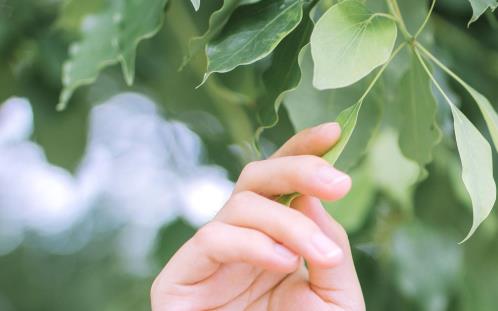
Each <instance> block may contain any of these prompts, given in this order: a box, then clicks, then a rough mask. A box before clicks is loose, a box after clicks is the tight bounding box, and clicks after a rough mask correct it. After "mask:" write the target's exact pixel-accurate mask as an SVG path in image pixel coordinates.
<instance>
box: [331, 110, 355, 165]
mask: <svg viewBox="0 0 498 311" xmlns="http://www.w3.org/2000/svg"><path fill="white" fill-rule="evenodd" d="M362 104H363V101H359V102H357V103H356V104H354V105H352V106H351V107H349V108H347V109H346V110H344V111H342V112H341V113H340V114H339V116H338V117H337V120H336V122H337V123H339V124H340V125H341V129H342V132H341V138H340V139H339V141H338V142H337V143H336V144H335V145H334V148H332V149H331V150H330V151H329V152H327V153H326V154H325V155H324V156H323V158H324V159H325V160H327V161H328V162H329V163H330V164H331V165H333V164H334V163H335V162H336V161H337V159H339V156H340V155H341V154H342V151H343V150H344V148H345V147H346V145H347V143H348V141H349V139H350V138H351V135H353V131H354V129H355V127H356V121H357V120H358V113H359V112H360V108H361V105H362Z"/></svg>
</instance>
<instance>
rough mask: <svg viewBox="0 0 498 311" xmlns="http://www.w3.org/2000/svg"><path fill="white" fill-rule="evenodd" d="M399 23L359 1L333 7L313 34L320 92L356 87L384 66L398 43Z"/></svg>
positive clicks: (315, 84)
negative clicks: (370, 9) (349, 86)
mask: <svg viewBox="0 0 498 311" xmlns="http://www.w3.org/2000/svg"><path fill="white" fill-rule="evenodd" d="M396 34H397V30H396V23H395V22H394V21H393V20H392V19H390V18H388V17H386V16H385V15H379V14H372V13H371V12H370V11H369V10H368V9H367V7H366V6H365V5H364V4H362V3H361V2H358V1H356V0H346V1H343V2H340V3H339V4H336V5H334V6H333V7H331V8H330V9H329V10H328V11H327V12H326V13H325V14H324V15H323V16H322V17H321V18H320V20H319V21H318V22H317V24H316V26H315V29H314V30H313V34H312V35H311V53H312V55H313V61H314V63H315V73H314V79H313V84H314V86H315V87H316V88H318V89H320V90H324V89H332V88H340V87H345V86H348V85H351V84H353V83H354V82H356V81H358V80H360V79H361V78H363V77H365V76H366V75H368V74H369V73H370V72H371V71H372V70H374V69H375V68H376V67H377V66H380V65H382V64H384V63H385V62H386V61H387V60H388V59H389V56H390V55H391V52H392V50H393V48H394V43H395V42H396Z"/></svg>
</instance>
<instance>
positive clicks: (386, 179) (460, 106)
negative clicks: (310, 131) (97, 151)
mask: <svg viewBox="0 0 498 311" xmlns="http://www.w3.org/2000/svg"><path fill="white" fill-rule="evenodd" d="M497 7H498V2H497V1H496V0H468V1H466V0H465V1H464V0H438V1H413V0H364V1H361V0H342V1H333V0H321V1H317V0H224V1H221V0H220V1H199V0H192V1H167V0H150V1H137V0H119V1H111V0H108V1H97V0H89V1H77V0H68V1H48V0H43V1H30V0H16V1H14V0H6V1H1V0H0V56H1V58H0V66H1V68H4V69H3V70H2V72H0V100H1V101H3V100H4V99H6V98H7V97H9V96H11V95H21V96H26V97H30V99H31V101H32V102H33V103H34V105H35V107H36V108H35V115H36V116H35V118H36V127H37V128H36V131H35V139H36V140H37V141H38V142H39V143H40V144H41V145H42V146H43V147H44V148H45V149H46V151H47V154H48V157H49V160H50V161H52V162H58V164H60V165H63V166H66V167H69V168H74V163H76V162H77V161H78V159H79V153H80V151H81V149H82V145H84V139H78V137H82V136H83V134H82V133H84V131H85V125H84V123H85V122H84V121H85V118H86V115H87V112H88V103H94V102H99V101H101V100H104V99H106V98H108V97H109V96H111V95H112V94H114V93H117V92H119V91H122V90H129V89H134V90H138V91H141V92H144V93H147V94H149V95H150V96H151V97H154V98H156V99H157V100H158V101H159V102H161V103H163V108H164V111H165V112H166V114H167V115H168V116H169V117H171V118H175V119H179V120H181V121H183V122H185V123H187V124H189V126H191V128H192V129H193V130H194V131H196V132H197V133H199V135H200V136H201V137H202V138H203V140H204V141H205V143H206V145H207V148H208V155H207V156H208V158H209V160H210V161H212V162H215V163H218V164H221V165H223V166H225V167H226V168H227V169H228V170H229V171H230V172H231V174H232V177H233V178H236V176H237V174H238V172H239V171H240V169H241V167H242V166H243V165H244V164H245V163H247V162H248V161H250V160H254V159H258V158H261V157H264V156H267V155H268V154H270V153H271V152H272V151H274V150H275V148H276V146H278V145H279V144H280V143H282V142H283V141H284V140H285V139H286V138H288V137H289V136H290V135H291V134H292V133H293V132H295V131H297V130H301V129H304V128H306V127H310V126H313V125H317V124H319V123H322V122H327V121H337V122H339V123H340V124H341V125H342V130H343V132H342V137H341V140H340V142H339V143H338V144H337V145H336V146H335V147H334V148H332V149H331V150H330V151H329V152H327V153H326V154H325V155H323V156H324V158H325V159H326V160H328V161H329V162H330V163H331V164H334V165H336V166H338V167H339V168H341V169H344V170H347V171H348V172H349V173H351V175H352V176H353V180H354V186H353V190H352V192H351V194H350V195H349V196H348V197H346V199H345V200H344V201H341V202H337V203H327V209H328V210H329V211H330V213H331V214H332V215H334V216H335V217H336V218H337V219H338V220H339V221H340V222H341V223H343V225H344V226H345V227H346V229H347V230H348V231H349V232H350V233H351V235H352V241H353V244H354V246H355V253H356V254H355V256H357V258H359V259H358V265H359V266H360V268H359V274H360V278H362V283H363V285H364V288H365V294H366V297H367V305H369V306H371V308H370V309H372V310H391V309H392V310H401V309H403V310H447V309H451V310H471V309H472V310H494V308H495V305H494V303H493V298H495V297H494V296H492V295H489V294H486V293H485V291H486V289H485V288H484V286H483V285H481V284H480V280H483V279H487V281H486V284H490V285H489V286H490V287H491V288H493V287H492V286H493V285H492V284H495V285H494V286H496V279H497V278H494V279H493V278H492V277H490V276H486V273H488V272H487V271H489V274H490V275H493V276H498V269H497V268H496V267H495V265H494V264H493V261H492V260H489V262H488V260H483V261H482V262H483V266H482V267H481V266H479V267H478V268H476V269H474V267H477V266H478V263H479V262H481V261H480V259H481V258H480V257H484V256H485V255H484V254H485V253H486V252H488V251H489V253H490V254H492V256H494V257H493V258H498V257H497V256H498V254H497V252H496V247H495V248H494V249H491V247H492V245H493V244H492V243H493V242H494V243H495V244H494V245H496V241H497V240H496V237H495V236H496V233H497V229H498V227H497V223H496V216H495V214H493V212H492V208H493V206H494V205H495V201H496V183H495V179H494V177H493V173H494V171H495V170H494V167H493V157H495V159H496V156H495V155H496V154H497V151H498V114H497V113H496V110H495V107H496V102H497V101H498V90H497V89H496V83H498V39H497V38H498V37H497V36H496V28H494V27H496V26H495V25H496V15H495V13H493V12H494V10H495V9H496V8H497ZM116 65H120V67H121V72H119V70H117V68H116V67H117V66H116ZM57 103H58V105H57ZM56 106H57V108H59V109H62V110H64V109H65V110H64V111H62V112H59V113H55V112H54V110H55V107H56ZM213 120H214V121H213ZM213 124H215V125H213ZM62 144H64V147H63V148H61V145H62ZM60 149H65V150H64V152H62V151H60ZM282 195H289V194H282ZM296 195H298V194H292V196H291V197H289V196H284V197H283V198H282V199H283V201H285V202H288V201H289V200H290V199H292V197H295V196H296ZM467 207H468V208H469V209H467ZM471 217H472V219H471ZM488 217H489V218H488ZM486 219H488V220H486ZM470 223H472V225H471V226H470ZM469 226H470V227H471V229H470V232H468V234H467V235H466V237H465V239H463V240H465V241H468V242H467V243H465V244H462V246H456V245H453V244H452V243H455V242H458V241H459V240H462V238H463V237H464V236H465V232H466V230H468V229H466V228H468V227H469ZM479 226H481V228H480V227H479ZM473 234H475V236H472V235H473ZM490 249H491V250H490ZM428 253H430V256H429V255H428ZM448 254H450V255H448ZM15 256H19V257H23V256H26V255H25V254H24V253H23V252H19V253H18V254H16V255H15ZM431 256H432V257H431ZM441 256H442V257H441ZM417 257H420V261H417ZM431 258H445V260H443V259H441V260H434V261H433V260H431ZM7 261H8V262H9V263H11V262H14V261H15V258H14V259H12V258H9V259H7V260H6V262H7ZM443 261H444V262H443ZM471 263H472V265H473V266H471ZM476 263H477V264H476ZM28 266H29V265H28ZM391 266H392V267H395V268H394V270H393V271H391V270H390V269H389V267H391ZM425 267H428V269H427V271H425V272H426V273H421V274H417V271H421V270H424V268H425ZM28 268H29V267H28ZM28 268H26V269H28ZM384 274H385V275H387V277H385V278H384V277H383V275H384ZM109 279H112V276H109ZM436 279H437V280H436ZM463 279H465V280H466V282H470V284H471V285H469V287H467V286H466V285H465V284H466V283H464V282H462V281H461V280H463ZM109 282H111V281H109ZM458 282H461V283H458ZM454 283H458V284H459V285H454ZM373 287H375V288H373ZM393 288H394V290H395V291H396V293H398V294H399V295H398V297H392V296H390V295H389V294H386V293H390V291H391V290H393ZM429 288H430V290H428V289H429ZM1 290H2V289H1V288H0V302H1V297H2V292H1ZM140 299H142V298H140ZM25 306H26V307H24V309H26V310H27V309H29V306H27V305H25ZM469 306H472V308H470V307H469ZM0 307H1V304H0ZM88 308H90V309H92V308H94V309H95V308H98V307H96V306H89V307H88ZM21 309H22V308H21ZM48 309H51V310H54V309H55V307H52V308H50V307H49V308H48ZM109 309H112V308H109Z"/></svg>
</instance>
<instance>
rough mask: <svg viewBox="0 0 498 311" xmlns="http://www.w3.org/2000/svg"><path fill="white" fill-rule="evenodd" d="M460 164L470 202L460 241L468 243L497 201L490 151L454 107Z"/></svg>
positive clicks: (486, 144) (479, 134)
mask: <svg viewBox="0 0 498 311" xmlns="http://www.w3.org/2000/svg"><path fill="white" fill-rule="evenodd" d="M451 112H452V113H453V119H454V120H453V121H454V127H455V137H456V141H457V147H458V152H459V153H460V160H461V161H462V179H463V183H464V184H465V187H466V188H467V191H468V192H469V195H470V198H471V200H472V207H473V210H472V213H473V220H472V227H471V229H470V231H469V233H468V234H467V236H466V237H465V239H463V241H462V243H463V242H465V241H467V240H468V239H469V238H470V237H471V236H472V235H473V234H474V232H475V231H476V230H477V228H478V227H479V225H480V224H481V223H482V222H483V221H484V220H485V219H486V217H488V215H489V213H490V212H491V210H492V209H493V206H494V204H495V200H496V184H495V181H494V179H493V160H492V155H491V147H490V146H489V143H488V141H487V140H486V139H485V138H484V137H483V136H482V134H481V133H480V132H479V131H478V130H477V128H476V127H475V126H474V125H473V124H472V123H471V122H470V121H469V119H467V117H466V116H465V115H464V114H463V113H462V112H461V111H460V110H459V109H458V108H457V107H456V106H455V105H451Z"/></svg>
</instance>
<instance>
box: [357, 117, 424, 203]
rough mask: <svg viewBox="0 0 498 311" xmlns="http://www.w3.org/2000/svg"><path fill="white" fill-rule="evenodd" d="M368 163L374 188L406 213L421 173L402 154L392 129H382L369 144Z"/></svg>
mask: <svg viewBox="0 0 498 311" xmlns="http://www.w3.org/2000/svg"><path fill="white" fill-rule="evenodd" d="M367 161H368V164H369V166H370V169H371V176H372V179H373V180H374V182H375V184H376V185H377V187H378V188H379V189H380V190H382V191H383V192H384V193H385V194H386V195H388V196H389V197H390V198H391V199H393V200H394V201H396V202H397V203H398V204H399V205H401V206H402V207H403V208H404V209H405V210H410V209H411V208H412V206H413V200H412V197H413V191H414V185H415V183H416V182H417V180H418V177H419V175H420V169H419V167H418V166H417V165H416V164H415V163H413V161H411V160H408V159H407V158H406V157H405V156H404V155H403V153H402V152H401V149H400V146H399V144H398V133H397V132H396V131H395V130H394V129H392V128H390V127H386V128H383V129H382V131H381V132H380V134H379V135H378V136H377V137H376V139H375V140H374V141H373V143H372V147H371V149H370V152H369V153H368V158H367Z"/></svg>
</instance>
